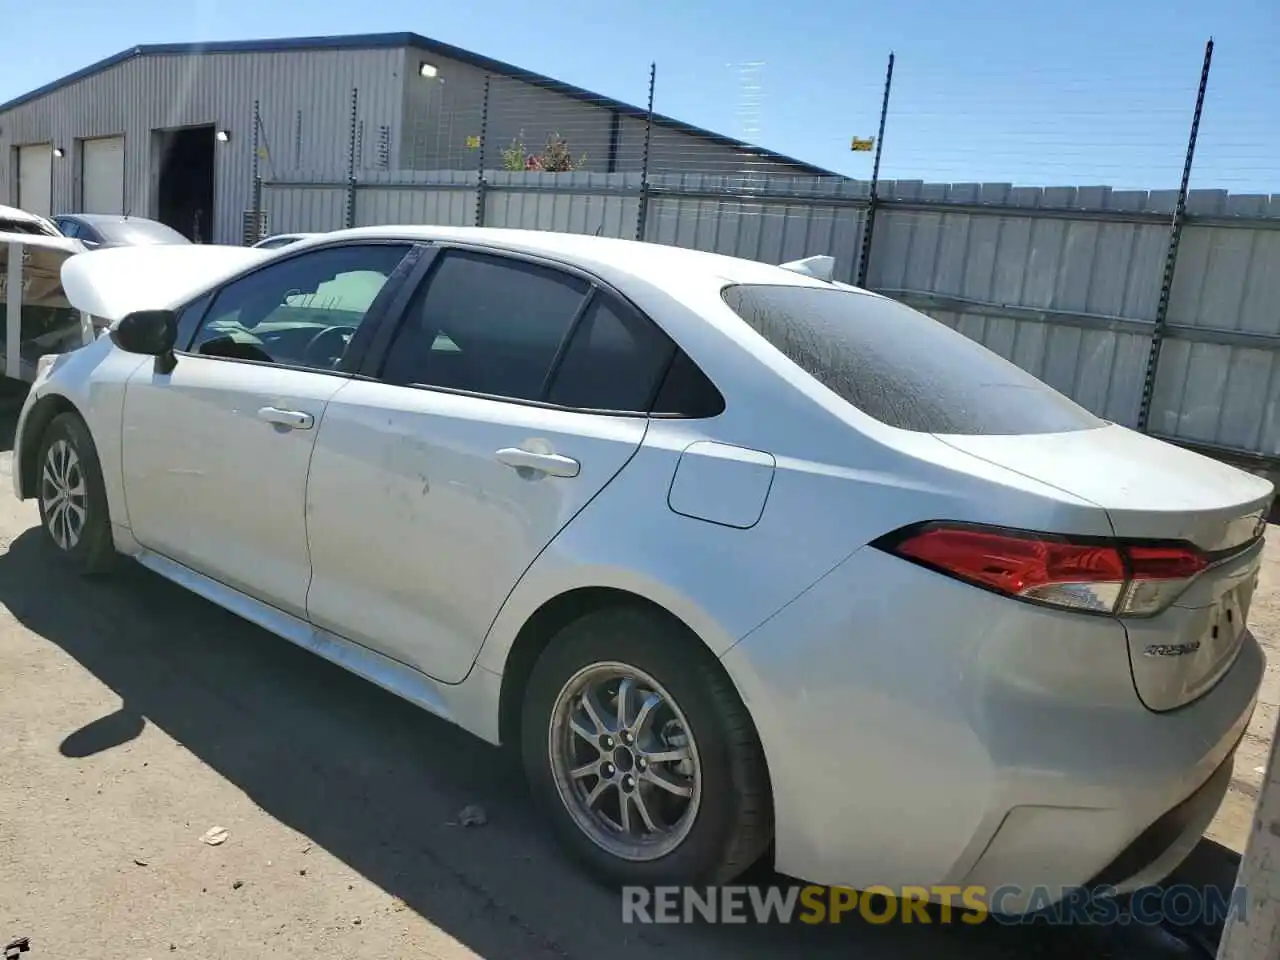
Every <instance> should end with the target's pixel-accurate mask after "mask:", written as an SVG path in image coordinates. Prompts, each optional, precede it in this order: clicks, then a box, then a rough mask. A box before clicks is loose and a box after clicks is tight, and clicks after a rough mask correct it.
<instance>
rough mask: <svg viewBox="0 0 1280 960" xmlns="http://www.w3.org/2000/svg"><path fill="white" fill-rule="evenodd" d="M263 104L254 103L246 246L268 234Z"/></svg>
mask: <svg viewBox="0 0 1280 960" xmlns="http://www.w3.org/2000/svg"><path fill="white" fill-rule="evenodd" d="M261 109H262V107H261V103H260V102H259V101H257V100H255V101H253V158H252V161H251V162H252V164H253V195H252V197H251V198H250V202H249V208H250V211H251V213H252V216H251V218H250V224H249V229H248V230H246V231H245V234H246V236H245V238H244V242H245V245H246V246H247V245H249V244H251V243H257V242H258V241H259V240H261V239H262V238H263V236H264V235H265V234H266V230H265V229H264V228H263V216H262V112H261Z"/></svg>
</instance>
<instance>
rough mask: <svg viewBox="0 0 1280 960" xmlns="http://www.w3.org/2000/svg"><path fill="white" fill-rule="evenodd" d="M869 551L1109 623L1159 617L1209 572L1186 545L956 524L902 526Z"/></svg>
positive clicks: (1199, 555) (1204, 560) (1198, 554)
mask: <svg viewBox="0 0 1280 960" xmlns="http://www.w3.org/2000/svg"><path fill="white" fill-rule="evenodd" d="M875 546H877V547H879V548H880V549H882V550H885V551H887V552H889V553H892V554H895V555H896V556H899V557H902V558H903V559H904V560H909V561H911V562H912V563H917V564H920V565H921V566H923V567H928V568H929V569H931V570H936V571H937V572H938V573H943V574H946V575H947V576H950V577H954V578H955V579H957V580H963V581H964V582H966V583H971V584H973V585H974V586H978V587H982V588H984V589H986V590H991V591H993V592H995V593H999V594H1003V595H1005V596H1008V597H1015V598H1017V599H1020V600H1027V601H1030V602H1032V603H1039V604H1044V605H1046V606H1051V607H1058V608H1060V609H1065V610H1079V611H1082V612H1088V613H1101V614H1111V615H1115V616H1150V615H1151V614H1154V613H1158V612H1160V611H1161V610H1163V609H1164V608H1165V607H1167V606H1168V605H1169V604H1170V603H1172V602H1173V601H1174V600H1176V599H1177V598H1178V596H1179V595H1180V594H1181V593H1182V592H1183V590H1185V589H1186V588H1187V585H1188V584H1189V583H1190V582H1191V581H1192V580H1193V579H1195V577H1196V576H1198V575H1199V574H1200V572H1201V571H1203V570H1204V569H1205V568H1206V567H1208V566H1209V558H1208V557H1207V556H1206V555H1205V554H1204V553H1203V552H1201V551H1200V550H1199V549H1197V548H1196V547H1194V546H1192V545H1191V544H1188V543H1167V544H1154V545H1153V544H1148V543H1128V542H1125V541H1121V540H1111V539H1104V538H1096V537H1083V538H1072V537H1063V536H1058V535H1055V534H1047V533H1031V532H1028V531H1023V530H1006V529H1003V528H999V527H984V526H978V525H974V524H962V523H927V524H922V525H918V526H913V527H908V528H907V529H905V530H900V531H898V532H897V533H893V534H889V535H888V536H887V537H882V538H881V539H880V540H878V541H877V542H876V543H875Z"/></svg>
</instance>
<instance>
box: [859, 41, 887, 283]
mask: <svg viewBox="0 0 1280 960" xmlns="http://www.w3.org/2000/svg"><path fill="white" fill-rule="evenodd" d="M892 89H893V53H892V52H890V53H889V67H888V69H887V70H886V71H885V75H884V99H883V100H882V101H881V102H880V129H879V130H878V131H877V133H876V158H875V160H874V161H873V162H872V164H871V193H870V195H869V196H868V198H867V213H866V217H865V219H864V220H863V222H862V249H861V250H860V251H859V252H858V275H857V279H856V280H855V281H854V285H855V286H858V287H865V286H866V285H867V271H868V270H869V269H870V267H871V234H872V232H873V231H874V230H875V226H876V201H877V200H878V199H879V195H880V193H879V192H880V154H881V152H882V151H883V150H884V122H885V119H886V118H887V117H888V116H889V91H890V90H892Z"/></svg>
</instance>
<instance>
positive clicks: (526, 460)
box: [494, 447, 582, 477]
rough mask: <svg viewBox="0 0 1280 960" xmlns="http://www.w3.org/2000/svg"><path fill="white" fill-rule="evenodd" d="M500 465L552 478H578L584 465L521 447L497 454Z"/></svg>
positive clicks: (556, 455)
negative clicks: (503, 464)
mask: <svg viewBox="0 0 1280 960" xmlns="http://www.w3.org/2000/svg"><path fill="white" fill-rule="evenodd" d="M494 456H496V457H497V458H498V462H499V463H505V464H506V465H507V466H508V467H514V468H515V469H516V470H518V471H520V472H522V473H523V472H525V471H531V472H533V473H545V474H547V475H548V476H551V477H576V476H577V475H578V472H579V471H580V470H581V469H582V465H581V464H580V463H578V461H577V460H574V459H573V458H572V457H562V456H560V454H558V453H536V452H534V451H533V450H522V449H521V448H520V447H503V448H502V449H501V450H499V451H498V452H497V453H496V454H494Z"/></svg>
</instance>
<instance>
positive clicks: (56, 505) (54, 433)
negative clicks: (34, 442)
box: [36, 413, 116, 575]
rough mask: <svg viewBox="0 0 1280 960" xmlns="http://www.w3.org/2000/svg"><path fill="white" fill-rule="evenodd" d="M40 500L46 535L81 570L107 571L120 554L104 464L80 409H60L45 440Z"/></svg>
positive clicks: (38, 468) (38, 487)
mask: <svg viewBox="0 0 1280 960" xmlns="http://www.w3.org/2000/svg"><path fill="white" fill-rule="evenodd" d="M38 456H39V458H40V459H39V461H38V463H37V465H36V478H37V479H36V500H37V502H38V503H39V505H40V525H41V528H42V529H43V530H44V534H45V538H46V539H47V541H48V542H49V543H50V544H51V545H52V546H53V548H54V550H55V551H56V552H57V553H58V555H59V556H60V557H61V558H62V559H63V560H64V561H65V562H66V563H68V564H69V565H70V566H71V567H73V568H74V569H76V570H77V571H78V572H80V573H81V574H85V575H94V574H100V573H105V572H107V571H108V570H109V569H110V568H111V567H112V566H113V565H114V561H115V559H116V552H115V547H114V545H113V544H112V540H111V516H110V513H109V511H108V509H107V491H106V487H105V485H104V484H103V482H102V467H101V465H100V463H99V461H98V450H97V447H95V446H94V443H93V437H92V436H91V435H90V433H89V428H88V427H87V426H85V423H84V421H83V420H81V419H80V417H79V416H78V415H77V414H74V413H60V414H58V416H56V417H54V418H53V420H52V421H51V422H50V424H49V426H48V428H46V430H45V432H44V436H43V437H42V438H41V440H40V451H39V454H38Z"/></svg>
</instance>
